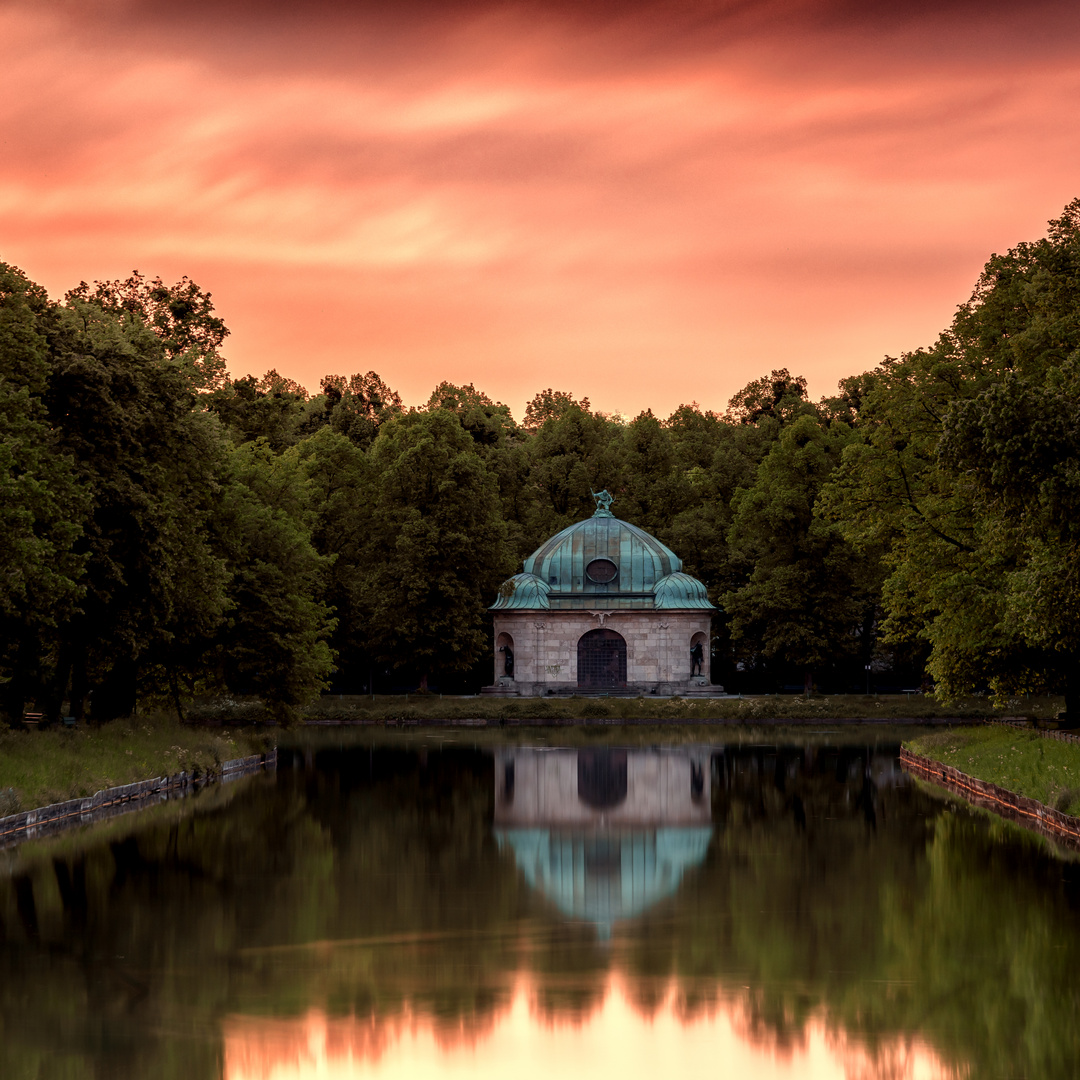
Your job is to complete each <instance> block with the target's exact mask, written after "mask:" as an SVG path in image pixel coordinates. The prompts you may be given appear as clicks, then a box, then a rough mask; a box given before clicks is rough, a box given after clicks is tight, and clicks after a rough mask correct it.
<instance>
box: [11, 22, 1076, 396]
mask: <svg viewBox="0 0 1080 1080" xmlns="http://www.w3.org/2000/svg"><path fill="white" fill-rule="evenodd" d="M272 10H273V9H270V11H271V14H269V15H268V14H267V9H266V7H265V6H263V5H258V6H257V7H256V6H248V5H242V4H241V5H232V6H229V5H226V6H224V7H221V6H219V5H213V6H208V7H206V8H204V9H200V8H199V7H198V6H197V5H195V6H192V5H184V6H183V7H179V6H177V7H175V8H172V9H170V10H168V11H165V12H162V11H161V10H160V8H159V7H158V6H156V5H154V6H148V5H140V4H133V3H123V2H116V3H100V4H97V5H77V6H74V7H67V6H64V5H59V4H57V5H34V6H27V5H18V4H8V5H0V140H2V141H0V258H4V259H6V260H7V261H10V262H14V263H16V264H18V265H20V266H22V267H23V268H24V269H25V270H26V271H27V273H29V274H30V275H31V276H32V277H35V278H36V279H38V280H40V281H41V282H42V283H43V284H45V285H46V287H48V288H49V289H50V290H51V291H53V292H54V293H61V292H63V291H64V290H65V289H66V288H68V287H70V286H71V285H73V284H74V283H76V282H77V281H78V280H80V279H82V278H86V279H93V278H105V277H113V276H118V275H120V274H126V273H127V272H128V271H130V270H131V269H132V268H133V267H138V268H140V269H142V270H144V271H146V272H148V273H154V274H157V273H160V274H162V275H164V276H166V277H168V276H170V275H172V276H175V277H179V276H180V275H182V274H189V275H191V276H193V277H194V278H195V279H196V280H198V281H199V282H200V283H201V284H202V285H203V286H204V287H205V288H207V289H209V290H210V291H211V292H213V293H214V296H215V300H216V301H217V304H218V309H219V311H220V312H221V313H222V314H223V316H224V317H225V318H226V321H227V322H228V323H229V325H230V326H231V328H232V330H233V335H232V337H231V338H230V339H229V341H228V346H229V348H228V356H229V358H230V361H231V364H232V367H233V369H234V370H235V371H236V372H238V373H242V372H245V371H262V370H265V369H266V368H268V367H276V368H278V370H280V371H283V372H285V373H287V374H290V375H292V376H293V377H295V378H298V379H300V380H302V381H304V382H305V383H307V384H308V385H309V386H313V387H314V386H316V385H317V383H318V379H319V376H320V375H321V374H323V373H325V372H326V371H330V370H333V371H352V370H367V369H368V368H369V367H375V368H376V369H377V370H379V371H380V372H381V373H382V374H383V376H384V377H385V378H387V379H388V381H390V382H391V383H392V384H393V385H395V386H396V387H398V388H399V389H400V390H401V391H402V393H403V394H404V395H405V397H406V399H407V400H410V401H414V402H416V401H420V400H423V399H426V396H427V393H428V391H429V390H430V388H431V387H432V386H433V385H434V384H435V383H436V382H437V381H439V380H440V379H442V378H449V379H452V380H455V381H465V382H469V381H471V382H475V383H477V384H478V385H482V386H484V388H485V389H487V390H488V392H489V393H491V394H492V395H493V396H495V397H499V398H502V399H503V400H506V401H508V402H509V403H510V404H511V405H513V406H514V407H515V409H516V410H517V411H518V412H520V411H521V409H522V408H523V404H524V401H525V400H527V399H528V397H530V396H531V395H532V393H534V392H535V391H536V390H538V389H541V388H542V386H547V385H556V386H564V387H566V388H569V389H573V390H574V391H575V392H576V393H578V394H588V395H589V396H590V397H591V398H592V400H593V401H594V402H595V403H596V404H597V405H598V407H601V408H604V409H608V410H614V409H618V410H621V411H623V412H625V413H629V414H633V413H636V412H637V411H638V410H639V409H641V408H644V407H645V406H647V405H648V406H651V407H653V408H654V410H656V411H659V412H664V411H669V410H670V409H672V408H674V407H675V406H676V405H678V404H679V403H680V402H681V401H684V400H689V399H690V398H696V399H697V400H699V401H701V402H702V403H703V404H705V405H707V406H708V407H713V408H722V407H723V405H724V403H725V402H726V400H727V398H728V397H729V396H730V395H731V394H732V393H733V392H734V391H735V390H737V389H738V388H739V387H740V386H742V385H743V384H745V383H746V382H747V381H749V380H750V379H752V378H755V377H756V376H757V375H759V374H761V373H762V372H763V371H767V370H769V369H770V368H772V367H776V366H781V365H783V366H787V367H790V368H792V369H794V370H798V371H801V372H803V373H804V374H806V375H807V376H808V377H809V378H810V383H811V389H812V391H813V392H815V393H828V392H830V391H831V389H832V387H833V386H834V385H835V382H836V380H837V379H838V378H840V377H841V376H843V375H846V374H852V373H854V372H857V371H860V370H864V369H865V368H867V367H870V366H872V365H873V364H875V363H876V362H877V361H878V360H879V359H880V357H881V356H882V355H883V354H884V353H886V352H892V353H895V352H897V351H900V350H902V349H906V348H915V347H918V346H919V345H923V344H926V343H928V342H930V341H931V340H932V339H933V338H934V337H935V336H936V334H937V332H938V331H939V330H941V329H942V328H943V327H944V326H945V325H946V323H947V322H948V320H949V318H950V317H951V313H952V311H953V310H954V308H955V305H956V304H957V303H959V302H960V301H962V300H963V299H965V297H966V294H967V292H968V290H969V288H970V286H971V285H972V283H973V282H974V279H975V277H976V275H977V274H978V271H979V269H980V267H981V265H982V263H983V262H984V261H985V259H986V257H987V256H988V255H989V253H990V251H992V250H1000V249H1003V248H1005V247H1008V246H1010V245H1012V244H1014V243H1016V242H1017V241H1019V240H1021V239H1026V238H1031V237H1034V236H1037V235H1039V234H1040V233H1041V232H1042V231H1043V229H1044V227H1045V221H1046V219H1047V218H1049V217H1051V216H1053V215H1055V214H1056V213H1057V212H1058V211H1059V210H1060V209H1061V207H1062V206H1063V205H1064V204H1065V203H1066V202H1067V201H1068V200H1069V199H1070V198H1072V197H1073V196H1074V195H1076V194H1080V191H1077V186H1078V185H1077V181H1076V177H1077V175H1080V171H1078V166H1080V140H1078V139H1077V137H1076V135H1075V134H1074V132H1075V131H1076V130H1077V125H1076V123H1075V122H1073V115H1074V112H1075V109H1076V106H1075V104H1074V103H1075V102H1076V101H1077V100H1080V97H1078V90H1080V60H1078V59H1077V55H1078V54H1077V52H1076V48H1075V46H1076V44H1077V17H1076V15H1075V14H1074V12H1073V11H1072V9H1071V8H1065V7H1055V6H1046V7H1043V8H1036V9H1031V8H1026V9H1025V11H1024V12H1023V13H1018V12H1016V11H1014V10H1013V9H1012V8H1009V7H1004V6H1003V7H1001V8H998V9H993V8H989V9H985V8H984V9H981V14H978V13H976V12H975V11H974V9H972V8H969V7H966V6H964V5H959V6H953V7H948V8H945V9H938V8H936V7H935V8H928V9H927V10H926V12H924V13H922V14H920V15H918V16H917V17H914V18H911V19H906V20H905V19H902V18H898V17H895V16H894V15H893V14H891V13H892V12H893V10H894V9H893V8H886V7H882V8H880V9H874V8H869V9H867V8H864V7H863V6H861V5H859V6H850V7H849V6H845V5H831V6H822V5H810V4H786V5H785V4H771V5H770V4H759V5H752V6H743V5H736V4H732V5H731V6H730V7H729V8H728V9H726V11H725V10H724V9H721V10H720V12H719V14H716V13H715V12H714V14H712V15H707V14H706V12H707V10H711V9H706V8H705V7H704V6H696V5H691V4H681V5H679V4H675V5H667V6H666V7H665V6H662V5H643V6H641V7H638V8H630V9H628V8H625V7H622V6H619V5H612V6H610V7H608V8H606V9H605V8H601V9H600V10H599V14H595V13H593V14H590V13H585V12H583V11H582V9H581V8H580V7H577V6H571V5H564V6H562V7H560V6H558V5H550V6H548V7H546V8H537V7H532V6H529V7H527V6H487V7H484V6H479V5H462V6H459V7H457V8H453V7H446V6H445V5H435V6H434V7H426V6H424V5H421V4H417V5H412V6H407V7H405V8H403V9H398V8H396V7H395V9H394V10H395V11H396V12H397V14H396V15H395V16H389V15H387V14H386V13H385V12H386V10H387V9H386V7H385V6H383V5H380V6H378V7H375V6H371V7H367V6H365V5H357V6H356V7H355V8H353V9H349V10H348V11H346V12H344V13H342V12H341V9H340V8H338V7H337V6H336V5H333V6H326V7H324V8H320V7H318V6H316V8H315V9H313V10H312V11H307V12H306V14H305V15H304V17H300V16H299V15H298V14H297V10H298V9H291V8H290V9H287V10H286V9H284V8H283V9H282V11H281V12H280V13H279V14H278V15H273V13H272ZM258 12H261V13H262V14H261V15H260V14H258Z"/></svg>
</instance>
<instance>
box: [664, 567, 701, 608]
mask: <svg viewBox="0 0 1080 1080" xmlns="http://www.w3.org/2000/svg"><path fill="white" fill-rule="evenodd" d="M653 597H654V598H655V600H654V602H655V604H656V606H657V607H658V608H683V609H685V608H711V607H712V604H710V603H709V594H708V593H707V592H706V591H705V586H704V585H702V584H701V582H700V581H698V579H697V578H692V577H691V576H690V575H689V574H683V573H675V574H668V576H667V577H665V578H661V579H660V580H659V581H658V582H657V583H656V587H655V588H654V589H653Z"/></svg>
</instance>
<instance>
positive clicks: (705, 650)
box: [690, 630, 712, 679]
mask: <svg viewBox="0 0 1080 1080" xmlns="http://www.w3.org/2000/svg"><path fill="white" fill-rule="evenodd" d="M710 660H711V657H710V656H709V638H708V636H707V635H706V634H703V633H702V632H701V631H700V630H699V631H698V632H697V633H696V634H695V635H694V636H693V637H692V638H691V639H690V675H691V677H693V676H694V675H702V676H704V677H705V678H706V679H707V678H708V677H709V674H710V671H711V669H712V664H711V663H710Z"/></svg>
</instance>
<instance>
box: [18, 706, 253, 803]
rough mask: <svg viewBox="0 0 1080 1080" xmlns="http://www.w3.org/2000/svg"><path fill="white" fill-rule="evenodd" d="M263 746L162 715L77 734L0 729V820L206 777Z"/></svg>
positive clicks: (239, 734)
mask: <svg viewBox="0 0 1080 1080" xmlns="http://www.w3.org/2000/svg"><path fill="white" fill-rule="evenodd" d="M265 741H266V739H265V736H264V735H262V734H256V733H255V732H254V731H242V730H230V729H226V728H221V729H210V728H196V727H185V726H181V725H180V724H179V723H178V722H177V721H176V720H175V719H171V718H169V717H167V716H163V715H157V716H154V717H151V718H146V717H138V718H131V719H128V720H116V721H113V722H112V723H110V724H103V725H102V726H101V727H97V728H95V727H91V726H86V725H80V726H79V727H77V728H75V729H73V730H67V729H55V728H53V729H47V730H45V731H16V730H9V729H5V728H2V727H0V815H4V814H13V813H18V811H19V810H33V809H35V808H36V807H39V806H46V805H48V804H49V803H54V802H63V801H64V800H65V799H77V798H85V797H86V796H87V795H93V794H94V793H95V792H96V791H100V790H101V789H102V788H107V787H115V786H116V785H118V784H131V783H134V782H135V781H136V780H149V779H151V778H152V777H155V776H166V775H172V774H174V773H178V772H182V771H185V770H186V771H188V772H191V771H192V770H194V769H198V770H200V771H202V772H205V771H206V769H208V768H212V767H215V766H217V765H219V764H220V763H221V762H222V761H228V760H229V759H230V758H238V757H245V756H247V755H248V754H254V753H259V752H260V751H261V750H263V749H264V743H265Z"/></svg>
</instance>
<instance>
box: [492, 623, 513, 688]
mask: <svg viewBox="0 0 1080 1080" xmlns="http://www.w3.org/2000/svg"><path fill="white" fill-rule="evenodd" d="M504 676H505V677H506V678H509V679H512V678H513V677H514V639H513V638H512V637H511V636H510V635H509V634H500V635H499V636H498V637H497V638H496V639H495V681H496V682H498V681H499V679H501V678H503V677H504Z"/></svg>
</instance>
